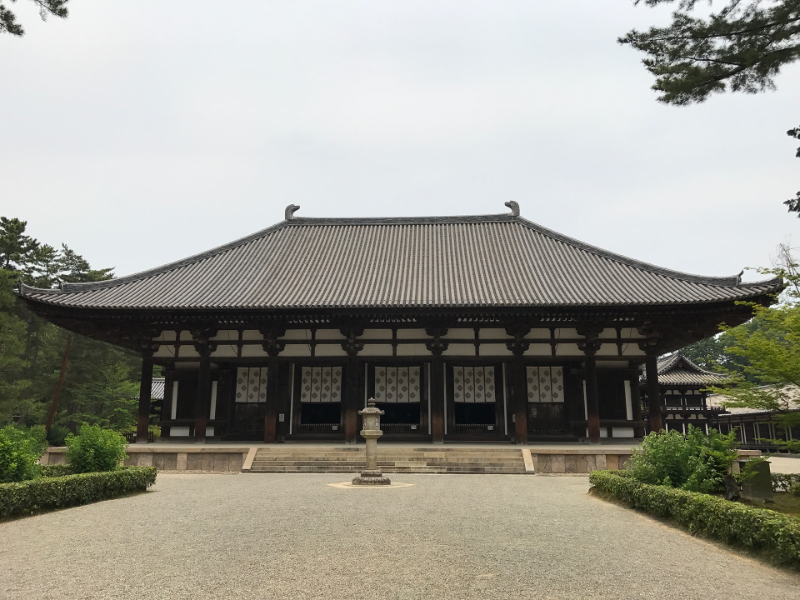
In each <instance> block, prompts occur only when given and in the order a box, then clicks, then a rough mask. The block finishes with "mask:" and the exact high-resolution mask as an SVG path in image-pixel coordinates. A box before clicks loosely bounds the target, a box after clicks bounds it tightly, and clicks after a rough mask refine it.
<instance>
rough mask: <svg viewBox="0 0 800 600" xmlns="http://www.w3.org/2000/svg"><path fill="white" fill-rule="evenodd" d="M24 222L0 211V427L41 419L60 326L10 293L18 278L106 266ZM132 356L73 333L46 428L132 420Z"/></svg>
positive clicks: (98, 275)
mask: <svg viewBox="0 0 800 600" xmlns="http://www.w3.org/2000/svg"><path fill="white" fill-rule="evenodd" d="M26 228H27V223H26V222H25V221H21V220H19V219H14V218H7V217H0V427H1V426H3V425H5V424H9V423H12V422H13V423H18V424H26V425H36V424H41V423H44V420H45V416H46V413H47V410H48V408H49V406H50V403H51V402H52V399H53V392H54V390H55V386H56V382H57V380H58V375H59V370H60V367H61V361H62V360H63V357H64V348H65V345H66V338H67V334H68V332H67V331H65V330H63V329H61V328H60V327H57V326H55V325H53V324H51V323H48V322H47V321H45V320H43V319H41V318H39V317H37V316H36V315H34V314H33V313H31V312H30V311H29V310H28V309H27V308H26V307H25V306H24V304H23V303H22V302H20V301H19V299H17V298H16V297H15V295H14V293H13V286H14V285H16V283H17V282H18V281H23V282H25V283H26V284H29V285H34V286H37V287H42V288H53V287H57V286H58V285H60V283H61V282H81V281H100V280H103V279H108V278H110V277H111V276H112V271H113V270H112V269H99V270H96V269H92V267H91V265H90V264H89V262H88V261H87V260H86V259H84V258H83V257H82V256H81V255H80V254H78V253H77V252H75V251H74V250H73V249H72V248H70V247H69V246H67V245H65V244H63V245H61V246H60V249H56V247H54V246H50V245H47V244H42V243H40V242H39V241H38V240H36V239H34V238H33V237H31V236H29V235H27V233H26ZM140 366H141V363H140V359H139V357H137V356H135V355H134V354H132V353H131V352H128V351H126V350H122V349H120V348H117V347H115V346H111V345H109V344H106V343H103V342H99V341H96V340H92V339H90V338H86V337H83V336H80V335H73V342H72V348H71V350H70V357H69V364H68V367H67V372H66V377H65V381H64V387H63V389H62V391H61V397H60V400H59V404H58V413H57V414H56V418H55V425H54V427H53V428H52V429H51V434H52V433H53V432H54V431H55V432H61V433H60V434H59V437H63V436H64V433H63V432H64V429H65V428H68V429H69V430H70V431H72V432H74V431H76V430H77V429H78V428H79V427H80V426H81V425H83V424H85V423H88V424H99V425H102V426H105V427H114V428H120V429H122V428H125V427H127V426H130V425H131V424H133V423H134V422H135V414H136V404H137V403H136V401H135V400H134V398H135V396H136V393H137V391H138V390H137V388H138V384H137V383H136V382H135V380H134V379H132V377H134V376H135V375H136V374H137V373H138V371H139V368H140Z"/></svg>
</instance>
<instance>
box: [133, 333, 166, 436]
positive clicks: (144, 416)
mask: <svg viewBox="0 0 800 600" xmlns="http://www.w3.org/2000/svg"><path fill="white" fill-rule="evenodd" d="M165 395H166V392H165ZM152 398H153V351H152V349H151V348H146V349H144V350H142V380H141V381H140V382H139V410H138V414H137V419H136V443H137V444H146V443H147V433H148V432H147V430H148V427H149V425H150V401H151V400H152Z"/></svg>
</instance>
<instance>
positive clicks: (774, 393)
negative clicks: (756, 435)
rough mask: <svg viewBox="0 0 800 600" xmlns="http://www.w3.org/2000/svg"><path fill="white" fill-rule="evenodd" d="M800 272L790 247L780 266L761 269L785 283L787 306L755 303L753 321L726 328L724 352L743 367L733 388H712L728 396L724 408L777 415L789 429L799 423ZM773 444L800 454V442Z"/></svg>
mask: <svg viewBox="0 0 800 600" xmlns="http://www.w3.org/2000/svg"><path fill="white" fill-rule="evenodd" d="M799 269H800V265H799V264H798V262H797V259H796V258H795V257H794V255H793V253H792V248H791V247H790V246H789V245H788V244H781V246H779V252H778V258H777V260H776V264H775V266H773V267H772V268H769V269H759V272H761V273H763V274H771V275H777V276H779V277H781V278H783V279H784V281H786V283H787V288H786V290H785V291H784V293H783V297H782V302H781V303H780V304H778V305H777V306H772V307H766V306H762V305H759V304H750V306H751V308H752V310H753V312H754V315H755V316H754V318H753V320H752V321H750V323H747V324H746V325H744V326H739V327H733V328H725V330H724V332H723V334H722V336H725V338H726V340H728V341H729V342H730V343H729V345H728V346H727V347H726V348H725V350H724V351H725V353H726V354H727V355H729V356H731V357H734V358H737V359H739V362H738V364H739V366H740V368H739V369H736V370H734V369H728V372H729V374H730V376H731V384H730V385H726V386H724V387H712V388H709V389H710V391H712V392H715V393H718V394H721V395H723V396H724V397H725V400H724V402H723V404H724V405H725V406H730V407H732V408H753V409H757V410H768V411H772V412H774V413H775V414H776V415H777V418H778V423H779V425H780V426H781V427H782V428H784V429H786V428H789V427H794V426H796V425H800V412H796V411H793V410H791V409H792V408H793V407H794V406H795V404H796V403H797V399H798V397H799V396H800V271H799ZM754 324H755V325H756V326H754ZM722 336H720V337H722ZM723 367H724V365H723ZM770 441H771V442H773V443H775V444H776V445H778V446H780V447H786V448H787V449H789V450H793V451H800V440H791V441H788V442H786V441H781V440H770Z"/></svg>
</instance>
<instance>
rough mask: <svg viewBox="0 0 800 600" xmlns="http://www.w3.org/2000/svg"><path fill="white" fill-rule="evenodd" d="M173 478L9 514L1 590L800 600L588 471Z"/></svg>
mask: <svg viewBox="0 0 800 600" xmlns="http://www.w3.org/2000/svg"><path fill="white" fill-rule="evenodd" d="M345 479H346V478H345V477H343V476H342V475H336V474H321V475H317V474H311V475H288V474H287V475H284V474H277V475H266V474H252V475H248V474H239V475H164V474H160V475H159V476H158V483H157V484H156V486H155V487H154V488H153V491H151V492H148V493H146V494H140V495H136V496H132V497H130V498H122V499H117V500H110V501H106V502H100V503H97V504H93V505H89V506H82V507H77V508H71V509H67V510H62V511H59V512H55V513H49V514H44V515H39V516H35V517H30V518H25V519H19V520H17V521H12V522H6V523H0V540H2V541H0V598H3V599H4V600H5V599H7V600H14V599H22V598H24V599H25V600H30V599H33V598H36V599H40V598H41V599H45V598H52V599H58V600H69V599H72V598H81V599H84V598H98V599H100V598H102V599H103V600H107V599H111V598H136V599H149V598H159V599H170V600H173V599H184V598H185V599H192V600H195V599H203V598H213V599H227V598H248V599H249V598H292V599H306V598H332V599H337V600H338V599H345V598H348V599H349V598H364V599H370V600H372V599H379V598H398V599H399V598H425V599H456V598H487V599H491V600H494V599H503V598H514V599H518V598H536V599H549V598H614V599H624V598H658V599H659V600H663V599H666V598H703V599H704V600H713V599H715V598H720V599H725V600H728V599H730V598H732V597H736V598H745V599H746V598H796V597H797V590H798V589H800V588H798V585H800V576H797V575H795V574H793V573H788V572H784V571H780V570H777V569H773V568H771V567H769V566H766V565H764V564H762V563H759V562H757V561H754V560H751V559H748V558H746V557H743V556H741V555H739V554H736V553H733V552H729V551H727V550H725V549H722V548H720V547H718V546H716V545H713V544H710V543H707V542H704V541H702V540H698V539H694V538H692V537H690V536H688V535H686V534H684V533H682V532H680V531H677V530H674V529H672V528H670V527H667V526H664V525H661V524H659V523H657V522H654V521H652V520H650V519H648V518H646V517H644V516H641V515H638V514H636V513H634V512H632V511H629V510H626V509H623V508H620V507H618V506H615V505H612V504H608V503H606V502H603V501H602V500H598V499H596V498H594V497H591V496H589V495H587V493H586V491H587V489H588V487H589V484H588V480H587V479H586V478H585V477H546V476H536V477H531V476H524V475H522V476H515V475H397V476H395V477H394V479H397V481H403V482H408V483H414V484H415V485H414V486H410V487H404V488H393V489H341V488H333V487H330V486H328V485H327V484H328V483H334V482H341V481H343V480H345Z"/></svg>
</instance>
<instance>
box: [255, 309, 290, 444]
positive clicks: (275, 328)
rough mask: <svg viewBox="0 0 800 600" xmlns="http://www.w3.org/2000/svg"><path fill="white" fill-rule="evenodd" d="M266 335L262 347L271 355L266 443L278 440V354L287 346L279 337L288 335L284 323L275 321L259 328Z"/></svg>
mask: <svg viewBox="0 0 800 600" xmlns="http://www.w3.org/2000/svg"><path fill="white" fill-rule="evenodd" d="M259 331H260V332H261V335H262V336H264V343H263V344H261V347H262V348H264V352H266V353H267V354H268V355H269V362H268V363H267V403H266V406H265V407H264V443H265V444H274V443H275V442H276V441H277V428H278V405H279V404H280V399H279V398H278V394H279V393H280V392H279V391H280V374H279V371H280V361H279V360H278V355H279V354H280V353H281V352H283V349H284V348H285V347H286V343H285V342H280V341H278V338H280V337H282V336H284V335H286V327H284V326H283V325H282V324H278V323H273V324H272V325H270V326H268V327H262V328H261V329H259Z"/></svg>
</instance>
